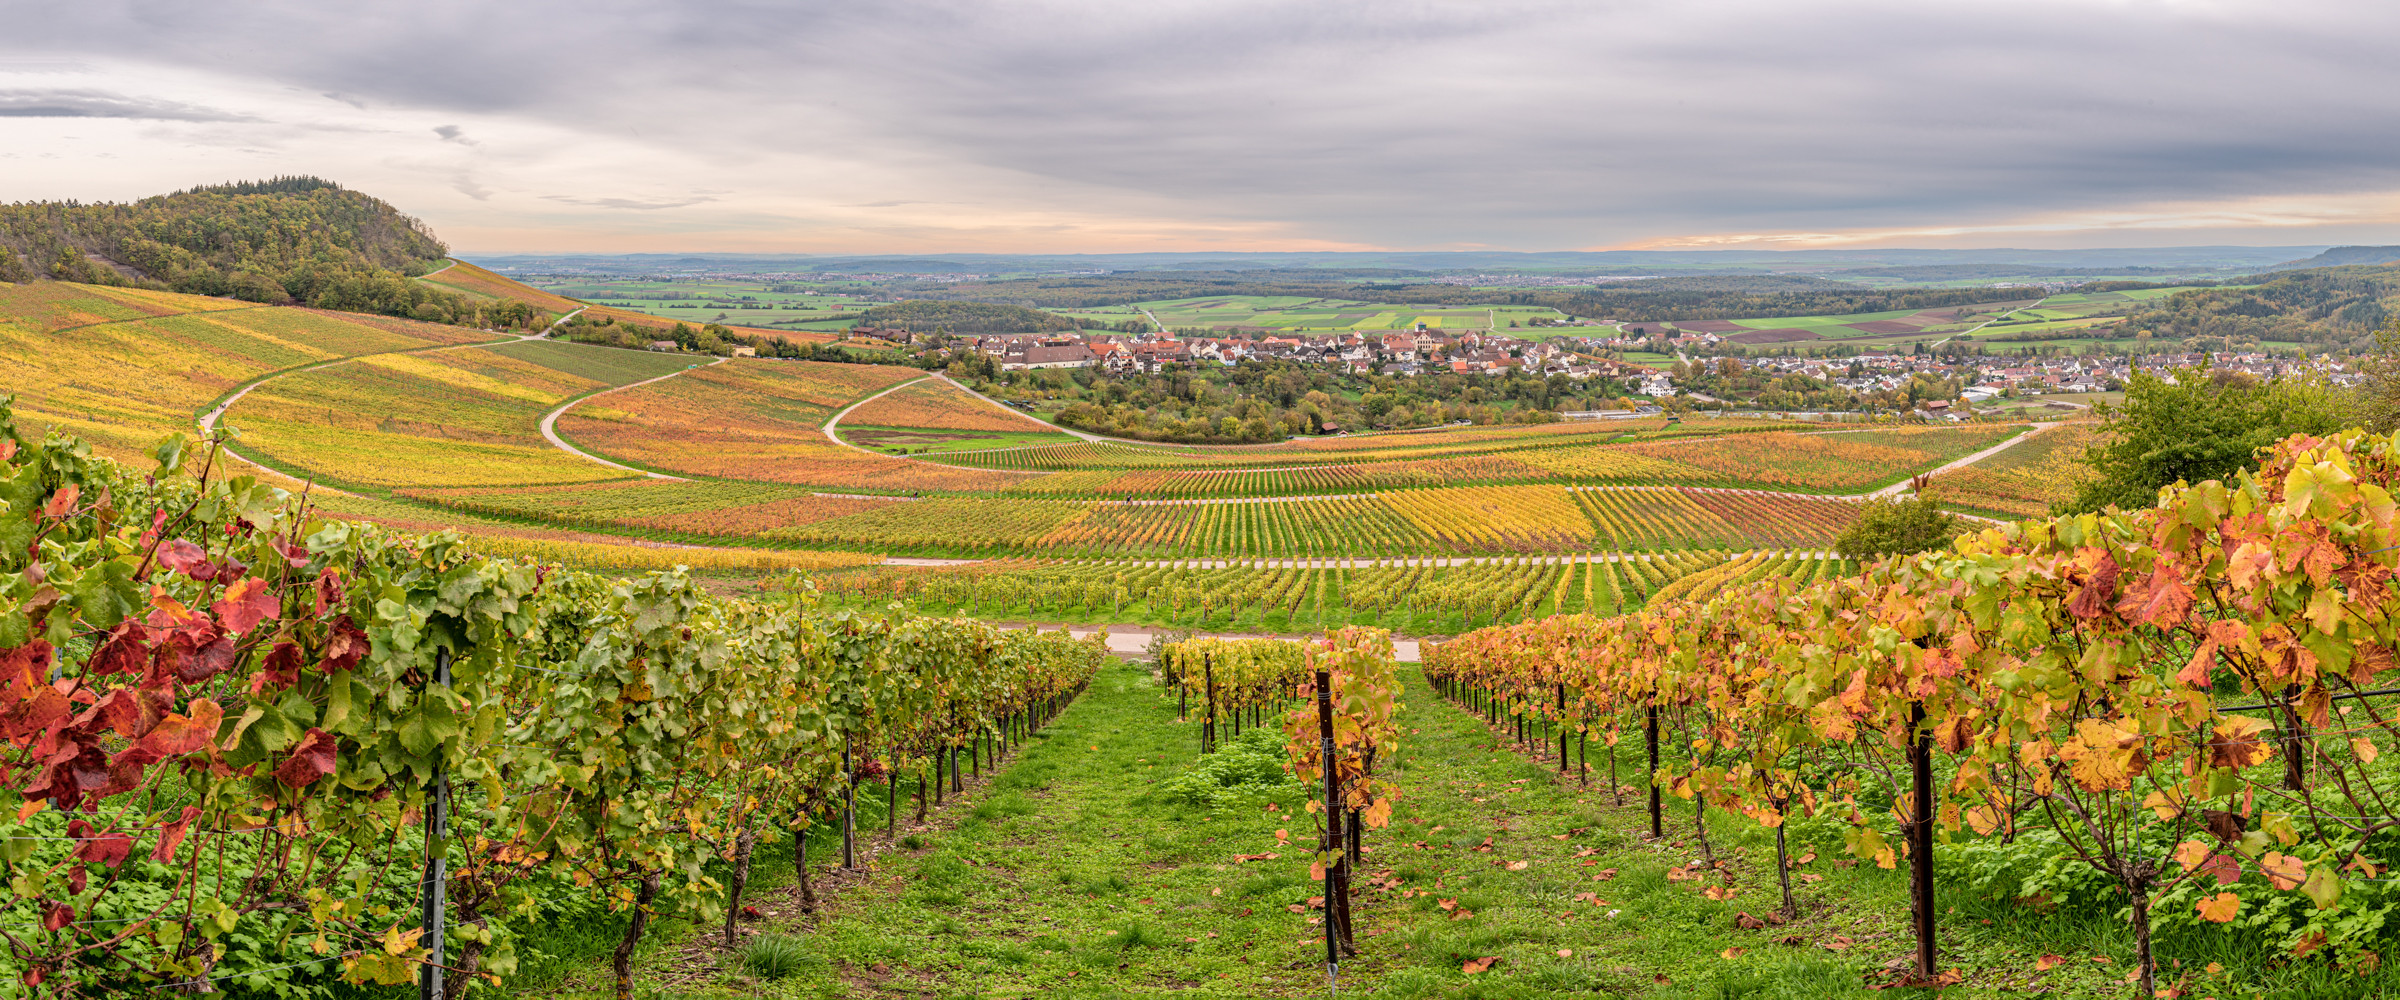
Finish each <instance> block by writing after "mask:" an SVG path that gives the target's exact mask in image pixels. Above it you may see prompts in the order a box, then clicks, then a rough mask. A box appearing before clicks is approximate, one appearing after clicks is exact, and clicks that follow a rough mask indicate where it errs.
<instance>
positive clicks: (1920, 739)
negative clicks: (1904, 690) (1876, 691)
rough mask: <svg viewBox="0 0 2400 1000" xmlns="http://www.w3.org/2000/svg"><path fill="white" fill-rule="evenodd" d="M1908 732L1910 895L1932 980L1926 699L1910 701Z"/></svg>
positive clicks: (1920, 958) (1920, 967)
mask: <svg viewBox="0 0 2400 1000" xmlns="http://www.w3.org/2000/svg"><path fill="white" fill-rule="evenodd" d="M1908 732H1909V741H1908V772H1909V799H1910V801H1909V809H1908V896H1909V901H1910V903H1911V905H1912V907H1913V908H1914V909H1915V911H1916V913H1915V914H1914V916H1915V918H1916V920H1915V922H1916V932H1917V975H1918V976H1919V977H1922V978H1924V979H1928V980H1930V979H1932V978H1934V976H1935V975H1937V972H1936V970H1935V969H1934V961H1935V956H1934V948H1933V730H1932V729H1930V728H1928V727H1927V726H1926V725H1925V703H1924V702H1921V701H1919V702H1911V703H1910V704H1909V706H1908ZM1778 832H1780V830H1779V831H1778Z"/></svg>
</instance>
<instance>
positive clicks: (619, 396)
mask: <svg viewBox="0 0 2400 1000" xmlns="http://www.w3.org/2000/svg"><path fill="white" fill-rule="evenodd" d="M920 377H922V373H920V372H917V371H916V370H914V369H909V368H899V367H893V366H884V365H839V364H822V363H816V362H792V361H781V362H769V361H749V360H743V359H735V360H732V361H727V362H724V363H722V364H716V365H710V366H708V367H706V368H698V369H694V370H692V371H690V372H687V373H685V374H683V375H679V376H676V377H675V378H671V379H666V380H664V381H660V382H653V383H651V384H649V385H645V386H639V387H636V388H633V389H628V390H625V391H623V392H616V393H610V394H609V395H607V396H604V397H601V398H598V399H594V400H592V401H590V402H587V403H583V404H581V405H578V406H576V407H575V408H574V409H571V410H569V411H567V413H566V414H565V415H564V416H562V417H560V418H559V420H558V431H559V433H560V434H561V435H563V436H565V437H566V438H567V439H568V440H571V441H574V442H575V443H576V444H577V445H578V446H579V447H582V448H584V449H586V450H589V451H592V452H594V453H595V454H600V455H604V456H607V457H609V458H611V459H615V460H617V461H621V462H626V463H628V464H632V465H636V466H640V467H644V468H650V469H656V470H659V471H662V472H669V473H675V474H678V475H691V476H707V477H711V478H721V479H739V480H750V481H754V482H762V483H788V484H794V485H808V486H817V487H823V488H826V489H835V490H866V491H875V492H893V493H900V492H912V491H916V490H945V491H948V490H958V491H970V492H972V491H990V490H999V489H1005V488H1007V487H1008V486H1010V485H1013V484H1015V483H1016V482H1017V481H1018V480H1020V479H1022V478H1023V477H1022V476H1015V475H1009V474H1006V473H998V472H985V471H981V470H975V469H954V468H948V467H945V466H939V465H933V464H930V463H925V462H913V461H909V460H907V459H900V458H887V457H883V456H878V455H870V454H864V453H861V452H859V451H857V450H855V449H852V448H848V447H844V446H843V445H840V444H837V443H835V442H834V441H833V440H831V439H830V438H827V437H826V436H825V432H824V431H823V430H821V429H820V428H821V426H822V425H823V424H824V422H825V420H826V418H828V417H831V416H832V415H833V413H834V411H835V410H837V409H839V408H841V407H843V406H847V405H849V404H850V403H852V402H855V401H856V400H857V399H859V398H863V397H865V396H869V395H873V394H874V393H876V392H880V391H881V390H882V389H884V388H888V387H889V386H891V385H892V384H894V383H897V382H904V381H907V380H909V379H913V378H920Z"/></svg>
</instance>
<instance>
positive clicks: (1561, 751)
mask: <svg viewBox="0 0 2400 1000" xmlns="http://www.w3.org/2000/svg"><path fill="white" fill-rule="evenodd" d="M1558 773H1560V774H1565V773H1567V682H1565V681H1560V682H1558Z"/></svg>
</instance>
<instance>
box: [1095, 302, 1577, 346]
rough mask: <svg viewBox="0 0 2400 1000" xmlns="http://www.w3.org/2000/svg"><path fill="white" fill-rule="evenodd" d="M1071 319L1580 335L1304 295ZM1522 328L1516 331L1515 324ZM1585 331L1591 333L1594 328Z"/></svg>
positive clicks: (1522, 320) (1498, 318)
mask: <svg viewBox="0 0 2400 1000" xmlns="http://www.w3.org/2000/svg"><path fill="white" fill-rule="evenodd" d="M1061 312H1063V313H1064V314H1065V315H1069V316H1075V317H1078V318H1083V319H1091V320H1095V321H1098V322H1101V323H1115V322H1121V321H1123V320H1126V319H1131V318H1136V317H1154V318H1155V319H1156V321H1157V322H1158V323H1159V324H1161V325H1163V326H1165V327H1166V328H1167V329H1170V330H1179V329H1244V330H1269V331H1274V332H1279V333H1307V334H1314V335H1320V336H1321V335H1324V334H1329V333H1372V332H1381V331H1389V330H1414V329H1416V328H1417V327H1418V326H1419V325H1422V326H1424V327H1425V328H1426V329H1428V330H1443V331H1453V332H1455V331H1465V330H1491V329H1499V330H1501V331H1503V332H1506V333H1509V334H1510V335H1512V336H1519V337H1527V338H1538V337H1542V336H1549V335H1555V334H1557V333H1560V332H1570V333H1571V332H1578V331H1577V330H1576V329H1574V328H1567V329H1565V330H1563V331H1562V330H1561V329H1558V328H1550V327H1535V326H1532V325H1531V323H1532V321H1533V320H1535V319H1544V320H1552V321H1556V320H1563V319H1565V315H1564V314H1562V313H1560V312H1558V311H1557V310H1555V309H1549V308H1545V307H1534V306H1469V307H1457V306H1448V307H1433V306H1424V307H1418V306H1406V305H1393V304H1390V303H1378V302H1353V301H1349V300H1346V299H1312V298H1304V297H1300V296H1288V295H1286V296H1276V295H1220V296H1210V297H1203V298H1193V299H1171V300H1165V301H1159V302H1141V303H1136V304H1134V305H1132V306H1124V307H1114V308H1110V309H1105V310H1061ZM1511 322H1515V323H1517V324H1519V325H1518V326H1517V327H1515V328H1510V327H1509V323H1511ZM1580 332H1584V333H1589V332H1591V331H1590V330H1589V329H1583V330H1581V331H1580Z"/></svg>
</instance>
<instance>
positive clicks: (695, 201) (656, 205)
mask: <svg viewBox="0 0 2400 1000" xmlns="http://www.w3.org/2000/svg"><path fill="white" fill-rule="evenodd" d="M542 197H543V198H546V199H548V200H550V201H556V202H563V203H565V204H569V205H583V206H586V207H589V208H625V209H633V210H635V211H642V212H654V211H657V210H659V209H662V208H686V207H689V206H692V205H700V204H705V203H707V202H712V201H715V200H717V199H715V198H712V197H707V196H701V195H695V196H693V197H689V198H677V199H673V200H669V201H645V200H643V199H640V198H577V197H573V196H570V195H563V194H546V195H543V196H542Z"/></svg>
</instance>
